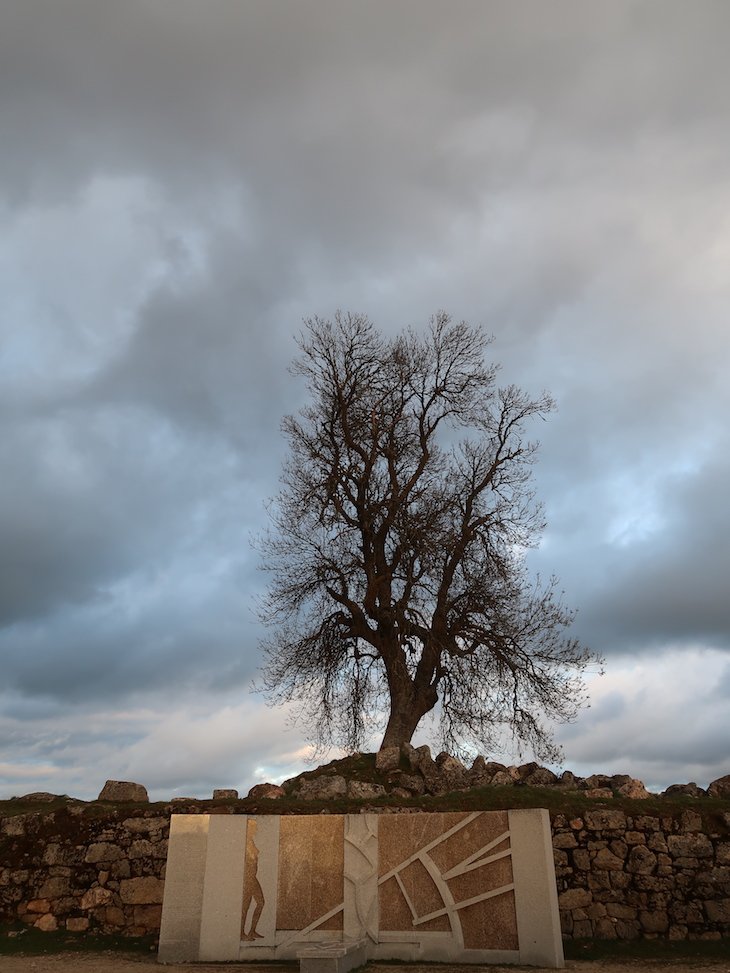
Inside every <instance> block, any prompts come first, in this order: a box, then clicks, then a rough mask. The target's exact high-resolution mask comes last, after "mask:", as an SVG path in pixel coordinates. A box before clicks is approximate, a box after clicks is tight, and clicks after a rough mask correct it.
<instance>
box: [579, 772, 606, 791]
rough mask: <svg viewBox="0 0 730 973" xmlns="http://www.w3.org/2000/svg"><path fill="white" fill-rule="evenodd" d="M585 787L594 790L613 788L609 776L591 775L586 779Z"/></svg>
mask: <svg viewBox="0 0 730 973" xmlns="http://www.w3.org/2000/svg"><path fill="white" fill-rule="evenodd" d="M585 786H586V788H587V789H589V790H592V789H593V788H594V787H608V788H609V789H610V787H611V778H610V777H609V776H608V775H607V774H591V776H590V777H586V779H585Z"/></svg>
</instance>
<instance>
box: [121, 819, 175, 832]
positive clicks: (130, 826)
mask: <svg viewBox="0 0 730 973" xmlns="http://www.w3.org/2000/svg"><path fill="white" fill-rule="evenodd" d="M122 827H123V828H124V830H125V831H129V832H131V833H132V834H152V833H153V832H155V831H165V830H167V827H168V820H167V818H163V817H160V816H155V817H153V818H125V819H124V821H122Z"/></svg>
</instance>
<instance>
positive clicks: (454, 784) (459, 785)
mask: <svg viewBox="0 0 730 973" xmlns="http://www.w3.org/2000/svg"><path fill="white" fill-rule="evenodd" d="M436 767H437V768H438V774H439V777H440V778H441V780H442V781H443V783H444V785H445V786H446V787H447V788H448V790H452V791H458V790H462V789H463V788H465V787H469V786H470V785H469V771H468V770H467V769H466V767H465V766H464V764H463V763H462V762H461V761H460V760H457V759H456V757H452V756H451V754H448V753H440V754H439V755H438V757H436Z"/></svg>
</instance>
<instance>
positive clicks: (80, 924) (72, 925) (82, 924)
mask: <svg viewBox="0 0 730 973" xmlns="http://www.w3.org/2000/svg"><path fill="white" fill-rule="evenodd" d="M66 928H67V929H68V931H69V932H86V930H87V929H88V928H89V920H88V918H87V917H86V916H74V917H73V918H69V919H67V920H66Z"/></svg>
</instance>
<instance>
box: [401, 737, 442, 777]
mask: <svg viewBox="0 0 730 973" xmlns="http://www.w3.org/2000/svg"><path fill="white" fill-rule="evenodd" d="M408 760H409V763H410V765H411V770H416V771H418V773H419V774H422V775H423V776H424V777H425V778H429V777H435V776H436V775H437V774H438V767H437V766H436V761H435V760H434V759H433V757H432V756H431V749H430V747H428V746H427V745H426V744H424V745H423V746H422V747H415V748H413V750H412V752H411V753H410V754H409V757H408Z"/></svg>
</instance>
